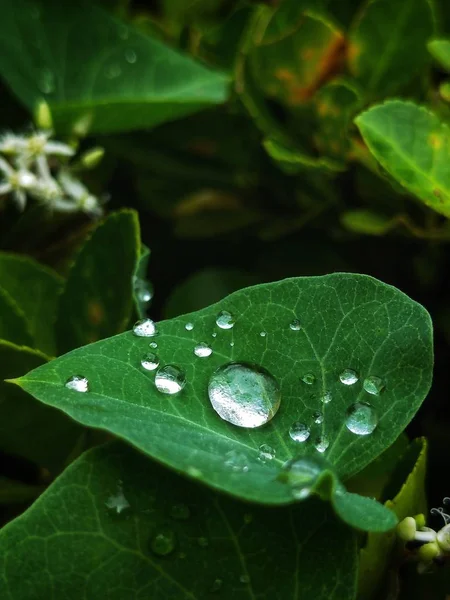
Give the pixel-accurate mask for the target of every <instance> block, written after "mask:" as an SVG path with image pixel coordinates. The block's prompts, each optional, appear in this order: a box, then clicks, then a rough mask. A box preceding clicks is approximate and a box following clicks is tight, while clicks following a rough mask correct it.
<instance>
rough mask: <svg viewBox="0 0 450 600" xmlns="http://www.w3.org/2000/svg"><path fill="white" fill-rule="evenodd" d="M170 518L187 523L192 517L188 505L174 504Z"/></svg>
mask: <svg viewBox="0 0 450 600" xmlns="http://www.w3.org/2000/svg"><path fill="white" fill-rule="evenodd" d="M170 516H171V517H172V518H173V519H178V520H179V521H187V519H189V517H190V516H191V511H190V510H189V506H186V504H174V505H173V506H172V508H171V509H170Z"/></svg>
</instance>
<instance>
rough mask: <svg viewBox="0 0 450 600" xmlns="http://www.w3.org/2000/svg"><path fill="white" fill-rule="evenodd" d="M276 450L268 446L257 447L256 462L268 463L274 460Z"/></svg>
mask: <svg viewBox="0 0 450 600" xmlns="http://www.w3.org/2000/svg"><path fill="white" fill-rule="evenodd" d="M275 455H276V450H275V449H274V448H272V447H271V446H269V445H268V444H262V445H261V446H260V447H259V455H258V460H259V461H260V462H262V463H266V462H269V461H271V460H273V459H274V458H275Z"/></svg>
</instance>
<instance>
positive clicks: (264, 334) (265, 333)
mask: <svg viewBox="0 0 450 600" xmlns="http://www.w3.org/2000/svg"><path fill="white" fill-rule="evenodd" d="M259 335H260V336H261V337H266V335H267V331H260V333H259Z"/></svg>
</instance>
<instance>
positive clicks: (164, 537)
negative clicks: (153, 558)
mask: <svg viewBox="0 0 450 600" xmlns="http://www.w3.org/2000/svg"><path fill="white" fill-rule="evenodd" d="M175 546H176V536H175V533H174V532H173V531H172V530H171V529H166V528H164V529H162V530H161V531H159V532H157V533H156V534H155V535H154V536H153V538H152V539H151V542H150V548H151V550H152V552H154V554H157V555H158V556H167V555H168V554H171V553H172V552H173V551H174V550H175Z"/></svg>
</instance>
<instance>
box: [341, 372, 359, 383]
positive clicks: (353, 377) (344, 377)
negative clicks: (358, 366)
mask: <svg viewBox="0 0 450 600" xmlns="http://www.w3.org/2000/svg"><path fill="white" fill-rule="evenodd" d="M339 379H340V381H341V383H343V384H344V385H353V384H354V383H356V382H357V381H358V379H359V376H358V373H357V372H356V371H354V370H353V369H344V370H343V371H342V373H341V374H340V375H339Z"/></svg>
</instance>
